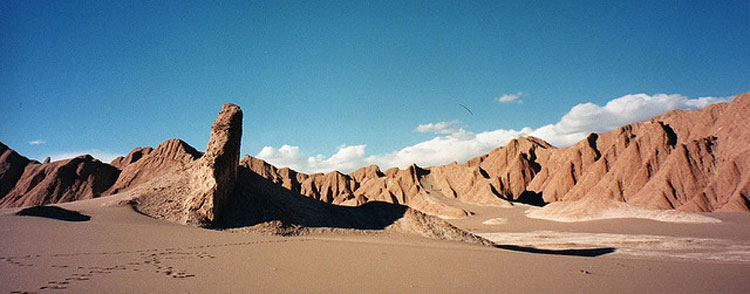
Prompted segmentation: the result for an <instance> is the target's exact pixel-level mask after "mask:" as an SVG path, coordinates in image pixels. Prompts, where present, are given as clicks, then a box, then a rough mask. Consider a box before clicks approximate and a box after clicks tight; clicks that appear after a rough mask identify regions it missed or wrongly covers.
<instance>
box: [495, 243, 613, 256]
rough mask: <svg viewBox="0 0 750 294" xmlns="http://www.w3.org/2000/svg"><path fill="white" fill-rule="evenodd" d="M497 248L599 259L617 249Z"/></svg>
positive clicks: (497, 246) (505, 246) (498, 246)
mask: <svg viewBox="0 0 750 294" xmlns="http://www.w3.org/2000/svg"><path fill="white" fill-rule="evenodd" d="M495 248H499V249H505V250H510V251H518V252H526V253H536V254H550V255H567V256H582V257H597V256H601V255H605V254H610V253H613V252H615V251H616V250H617V248H613V247H603V248H592V249H560V250H553V249H539V248H534V247H524V246H516V245H495Z"/></svg>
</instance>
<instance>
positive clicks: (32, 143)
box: [29, 140, 47, 145]
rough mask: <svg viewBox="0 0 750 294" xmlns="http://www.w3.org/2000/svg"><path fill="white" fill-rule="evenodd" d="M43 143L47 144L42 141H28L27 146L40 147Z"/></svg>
mask: <svg viewBox="0 0 750 294" xmlns="http://www.w3.org/2000/svg"><path fill="white" fill-rule="evenodd" d="M45 143H47V142H44V141H42V140H34V141H29V145H42V144H45Z"/></svg>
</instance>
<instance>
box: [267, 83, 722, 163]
mask: <svg viewBox="0 0 750 294" xmlns="http://www.w3.org/2000/svg"><path fill="white" fill-rule="evenodd" d="M521 95H523V94H522V93H520V92H519V93H518V95H517V96H516V98H506V100H508V102H512V101H516V99H518V97H520V96H521ZM503 97H504V96H503ZM503 97H500V98H498V101H500V100H501V98H503ZM732 99H733V97H701V98H694V99H691V98H688V97H685V96H682V95H678V94H656V95H647V94H633V95H626V96H622V97H619V98H615V99H612V100H610V101H609V102H607V104H605V105H604V106H600V105H596V104H594V103H582V104H578V105H576V106H573V107H572V108H571V109H570V111H568V113H566V114H565V115H563V117H562V118H561V119H560V121H558V122H557V123H555V124H549V125H545V126H542V127H539V128H536V129H534V128H531V127H524V128H522V129H520V130H514V129H497V130H492V131H486V132H481V133H473V132H470V131H467V130H464V129H463V128H460V127H458V125H459V121H457V120H453V121H443V122H435V123H428V124H423V125H418V126H417V127H416V129H414V131H416V132H420V133H434V134H436V136H435V137H434V138H432V139H430V140H427V141H424V142H420V143H417V144H414V145H411V146H406V147H403V148H402V149H400V150H396V151H393V152H390V153H386V154H377V155H368V154H367V152H366V150H365V149H366V147H367V146H366V145H341V146H339V147H338V148H337V151H336V153H335V154H333V155H332V156H330V157H326V156H324V155H321V154H318V155H310V154H307V153H305V152H304V151H302V150H301V149H300V148H299V147H298V146H290V145H283V146H281V148H278V149H276V148H274V147H271V146H265V147H263V149H262V150H261V151H260V152H259V153H258V154H257V155H256V157H258V158H261V159H263V160H266V161H267V162H269V163H271V164H273V165H275V166H278V167H289V168H292V169H294V170H298V171H302V172H306V173H313V172H328V171H332V170H339V171H342V172H351V171H354V170H355V169H357V168H359V167H363V166H367V165H370V164H377V165H379V166H380V167H381V168H382V169H386V168H390V167H394V166H395V167H399V168H404V167H406V166H408V165H410V164H412V163H416V164H417V165H419V166H434V165H441V164H446V163H450V162H453V161H457V162H464V161H467V160H469V159H471V158H473V157H476V156H479V155H482V154H485V153H487V152H489V151H491V150H492V149H494V148H497V147H500V146H503V145H505V144H507V143H508V141H510V140H511V139H513V138H517V137H519V136H535V137H539V138H541V139H544V140H545V141H547V142H549V143H550V144H552V145H555V146H558V147H567V146H570V145H573V144H575V143H576V142H578V141H580V140H582V139H584V138H585V137H586V135H588V134H589V133H591V132H607V131H610V130H612V129H615V128H617V127H620V126H623V125H626V124H629V123H634V122H638V121H642V120H646V119H649V118H651V117H653V116H656V115H659V114H662V113H665V112H667V111H670V110H674V109H686V110H694V109H699V108H703V107H706V106H708V105H710V104H714V103H719V102H729V101H731V100H732ZM519 101H520V100H519ZM500 102H502V101H500Z"/></svg>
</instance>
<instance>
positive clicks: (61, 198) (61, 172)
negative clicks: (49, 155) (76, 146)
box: [0, 145, 119, 207]
mask: <svg viewBox="0 0 750 294" xmlns="http://www.w3.org/2000/svg"><path fill="white" fill-rule="evenodd" d="M3 146H4V145H3ZM6 153H7V154H6ZM2 160H3V161H2V167H3V169H4V171H3V172H2V173H0V180H2V182H3V188H2V190H3V191H5V190H6V189H8V190H9V191H8V192H7V193H6V194H5V195H2V199H0V207H19V206H31V205H39V204H48V203H58V202H68V201H74V200H80V199H89V198H94V197H99V196H101V195H102V194H103V193H104V192H105V191H106V190H107V189H108V188H109V187H110V186H111V185H112V184H113V183H114V182H115V180H116V179H117V176H118V174H119V171H118V170H117V169H116V168H114V167H112V166H110V165H108V164H106V163H102V162H100V161H99V160H96V159H94V158H93V157H91V155H81V156H78V157H76V158H71V159H66V160H60V161H55V162H52V163H44V164H43V163H39V162H37V161H29V160H28V159H26V158H23V157H20V156H18V155H17V154H15V152H13V151H12V150H11V151H10V152H8V151H7V150H6V152H4V153H3V158H2ZM6 168H7V169H6ZM19 171H23V172H22V174H21V175H20V176H19V175H18V173H19ZM14 179H15V182H14V181H13V180H14ZM11 183H12V185H11Z"/></svg>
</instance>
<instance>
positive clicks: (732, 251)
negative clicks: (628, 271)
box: [479, 231, 750, 263]
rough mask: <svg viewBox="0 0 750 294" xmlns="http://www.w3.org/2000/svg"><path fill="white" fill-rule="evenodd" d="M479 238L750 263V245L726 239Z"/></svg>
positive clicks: (548, 234) (544, 234) (547, 234)
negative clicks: (608, 248)
mask: <svg viewBox="0 0 750 294" xmlns="http://www.w3.org/2000/svg"><path fill="white" fill-rule="evenodd" d="M479 235H480V236H482V237H484V238H487V239H489V240H491V241H493V242H495V243H498V244H503V245H515V246H527V247H534V248H539V249H554V250H559V249H590V248H602V247H611V248H616V251H615V253H613V255H627V256H632V257H641V258H661V259H664V258H670V259H682V260H695V261H721V262H740V263H750V243H746V242H737V241H732V240H724V239H712V238H692V237H674V236H657V235H630V234H609V233H578V232H556V231H533V232H528V233H482V234H479Z"/></svg>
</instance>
